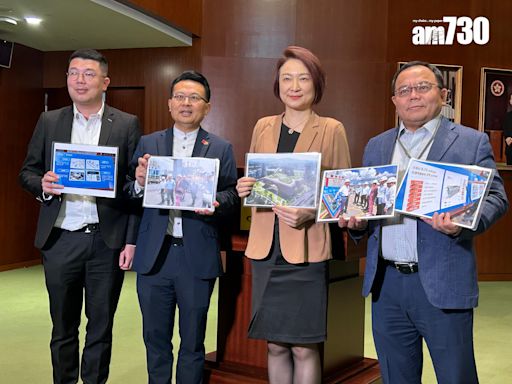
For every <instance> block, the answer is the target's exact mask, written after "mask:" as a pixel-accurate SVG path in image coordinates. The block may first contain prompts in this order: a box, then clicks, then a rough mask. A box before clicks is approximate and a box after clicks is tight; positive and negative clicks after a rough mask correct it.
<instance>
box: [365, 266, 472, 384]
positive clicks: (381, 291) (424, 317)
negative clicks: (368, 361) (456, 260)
mask: <svg viewBox="0 0 512 384" xmlns="http://www.w3.org/2000/svg"><path fill="white" fill-rule="evenodd" d="M379 275H380V278H379V279H378V280H377V281H376V283H377V285H378V286H377V287H375V288H376V289H375V292H374V293H373V291H372V324H373V338H374V341H375V347H376V350H377V355H378V358H379V365H380V369H381V373H382V379H383V382H384V383H385V384H421V374H422V368H423V349H422V341H423V339H424V340H425V342H426V344H427V347H428V349H429V352H430V356H431V358H432V362H433V365H434V370H435V373H436V377H437V382H438V383H439V384H463V383H464V384H476V383H478V377H477V373H476V366H475V358H474V352H473V309H460V310H458V309H450V310H447V309H439V308H436V307H434V306H433V305H432V304H430V302H429V301H428V299H427V297H426V295H425V291H424V289H423V286H422V285H421V281H420V277H419V274H418V273H412V274H403V273H400V272H399V271H397V270H396V269H395V268H394V267H391V266H384V265H379ZM374 284H375V283H374ZM380 284H381V285H380Z"/></svg>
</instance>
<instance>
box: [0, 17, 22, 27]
mask: <svg viewBox="0 0 512 384" xmlns="http://www.w3.org/2000/svg"><path fill="white" fill-rule="evenodd" d="M2 21H4V22H6V23H9V24H12V25H17V24H18V22H17V21H16V20H14V19H13V18H11V17H6V16H0V22H2Z"/></svg>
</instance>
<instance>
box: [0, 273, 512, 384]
mask: <svg viewBox="0 0 512 384" xmlns="http://www.w3.org/2000/svg"><path fill="white" fill-rule="evenodd" d="M480 290H481V296H480V306H479V307H478V308H477V310H476V312H475V349H476V358H477V367H478V371H479V376H480V382H481V383H484V384H503V383H508V382H511V380H512V282H482V283H480ZM216 302H217V291H216V290H215V291H214V295H213V297H212V306H211V309H210V312H209V319H208V330H207V340H206V350H207V351H208V352H209V351H213V350H215V338H216V337H215V329H216V326H217V306H216ZM366 313H367V315H366V333H365V335H366V340H365V355H366V356H367V357H375V356H376V355H375V349H374V347H373V341H372V338H371V331H370V329H371V324H370V316H369V301H368V300H367V312H366ZM84 327H85V320H84V322H83V324H82V327H81V336H82V337H83V335H84V331H83V329H84ZM50 331H51V322H50V317H49V314H48V299H47V295H46V289H45V286H44V276H43V271H42V268H41V267H40V266H36V267H31V268H23V269H17V270H13V271H7V272H0V384H32V383H33V384H45V383H51V382H52V380H51V364H50V354H49V347H48V344H49V338H50ZM175 334H177V331H176V332H175ZM174 344H175V350H177V348H178V346H179V341H178V339H177V338H176V337H175V343H174ZM145 369H146V368H145V349H144V344H143V341H142V337H141V316H140V311H139V307H138V302H137V295H136V292H135V274H134V273H132V272H130V273H127V275H126V279H125V284H124V287H123V292H122V294H121V299H120V303H119V308H118V311H117V314H116V320H115V329H114V348H113V353H112V363H111V366H110V370H111V373H110V379H109V383H112V384H117V383H122V384H142V383H146V382H147V377H146V371H145ZM435 382H436V381H435V376H434V373H433V369H432V365H431V362H430V359H429V357H428V352H425V369H424V379H423V383H425V384H429V383H435Z"/></svg>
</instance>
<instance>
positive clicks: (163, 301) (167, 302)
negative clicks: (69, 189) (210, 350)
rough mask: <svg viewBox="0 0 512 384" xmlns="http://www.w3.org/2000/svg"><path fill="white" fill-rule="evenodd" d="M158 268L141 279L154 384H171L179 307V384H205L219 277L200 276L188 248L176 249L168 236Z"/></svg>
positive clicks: (146, 342) (144, 323)
mask: <svg viewBox="0 0 512 384" xmlns="http://www.w3.org/2000/svg"><path fill="white" fill-rule="evenodd" d="M185 246H186V245H185ZM158 264H159V265H158V267H157V270H156V271H152V273H150V274H147V275H143V274H138V275H137V293H138V296H139V303H140V308H141V311H142V318H143V335H144V343H145V345H146V357H147V368H148V376H149V383H150V384H168V383H171V381H172V365H173V353H172V335H173V328H174V316H175V312H176V306H177V307H178V309H179V332H180V338H181V343H180V348H179V353H178V362H177V367H176V383H178V384H196V383H202V379H203V368H204V359H205V349H204V338H205V333H206V318H207V313H208V307H209V305H210V297H211V294H212V291H213V287H214V284H215V279H198V278H196V277H195V276H194V274H193V273H192V271H191V269H190V266H189V264H188V262H187V260H186V252H185V248H184V246H177V245H171V244H170V238H169V237H168V236H166V240H165V242H164V245H163V246H162V250H161V251H160V255H159V262H158Z"/></svg>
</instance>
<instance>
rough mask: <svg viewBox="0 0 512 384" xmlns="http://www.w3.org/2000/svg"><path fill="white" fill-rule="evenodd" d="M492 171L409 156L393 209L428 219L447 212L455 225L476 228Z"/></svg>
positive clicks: (492, 174) (492, 175)
mask: <svg viewBox="0 0 512 384" xmlns="http://www.w3.org/2000/svg"><path fill="white" fill-rule="evenodd" d="M494 172H495V171H494V170H493V169H490V168H483V167H478V166H475V165H461V164H449V163H438V162H434V161H426V160H416V159H411V160H410V161H409V165H408V167H407V171H406V173H405V176H404V179H403V181H402V183H401V184H400V187H399V189H398V193H397V196H396V211H397V212H400V213H403V214H408V215H413V216H419V217H426V218H431V217H432V216H433V215H434V213H436V212H438V213H442V212H449V213H450V215H451V220H452V222H453V223H454V224H456V225H459V226H461V227H464V228H469V229H473V230H474V229H476V227H477V225H478V220H479V218H480V213H481V205H482V201H483V199H484V198H485V196H486V195H487V193H488V191H489V187H490V183H491V181H492V178H493V177H494Z"/></svg>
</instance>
